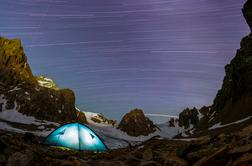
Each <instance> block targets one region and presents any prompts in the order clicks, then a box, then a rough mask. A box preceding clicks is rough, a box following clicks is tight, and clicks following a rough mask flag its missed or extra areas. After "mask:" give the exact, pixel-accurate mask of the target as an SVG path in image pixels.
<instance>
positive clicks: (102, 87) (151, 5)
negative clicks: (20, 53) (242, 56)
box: [0, 0, 249, 120]
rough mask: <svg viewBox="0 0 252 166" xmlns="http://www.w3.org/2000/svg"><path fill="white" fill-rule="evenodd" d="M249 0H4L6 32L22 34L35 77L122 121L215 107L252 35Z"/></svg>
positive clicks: (0, 16) (0, 18)
mask: <svg viewBox="0 0 252 166" xmlns="http://www.w3.org/2000/svg"><path fill="white" fill-rule="evenodd" d="M244 2H245V1H243V0H225V1H220V0H169V1H168V0H138V1H135V0H127V1H119V0H106V1H102V0H85V1H83V0H15V1H9V0H2V1H1V5H0V36H3V37H8V38H20V39H21V40H22V43H23V46H24V49H25V52H26V55H27V56H28V60H29V63H30V65H31V68H32V70H33V73H34V74H35V75H45V76H48V77H50V78H53V79H54V80H55V82H56V83H57V84H58V85H60V87H69V88H71V89H73V90H74V91H75V94H76V105H77V107H79V108H80V109H81V110H84V111H91V112H99V113H102V114H104V115H105V116H107V117H109V118H113V119H117V120H119V119H120V118H121V117H122V115H124V114H125V113H126V112H128V111H129V110H131V109H133V108H135V107H138V108H142V109H143V110H144V111H145V112H146V113H149V114H162V115H163V114H165V115H166V114H169V115H178V113H179V112H180V111H181V110H182V109H184V108H185V107H192V106H196V107H200V106H203V105H210V104H212V101H213V98H214V97H215V94H216V93H217V90H218V89H219V88H220V86H221V83H222V79H223V76H224V66H225V65H226V64H227V63H228V62H229V61H230V60H231V59H232V58H233V57H234V56H235V52H236V49H238V48H239V42H240V40H241V38H242V37H243V36H245V35H246V34H248V33H249V29H248V26H247V25H246V22H245V20H244V18H243V16H242V12H241V8H242V6H243V4H244Z"/></svg>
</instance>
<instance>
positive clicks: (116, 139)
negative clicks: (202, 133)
mask: <svg viewBox="0 0 252 166" xmlns="http://www.w3.org/2000/svg"><path fill="white" fill-rule="evenodd" d="M6 102H7V101H6V100H5V99H4V95H0V103H3V105H2V110H3V111H2V112H0V119H4V120H6V121H9V122H15V123H20V124H26V125H36V126H37V130H35V131H28V130H26V129H19V128H15V127H13V126H12V125H11V123H8V122H7V123H6V122H1V121H0V129H3V130H8V131H13V132H18V133H25V132H30V133H33V134H35V135H38V136H43V137H46V136H47V135H48V134H50V133H51V132H52V131H53V130H54V129H53V128H47V127H46V126H47V125H50V124H53V125H54V126H55V127H57V126H59V124H58V123H54V122H49V121H41V120H38V119H36V118H35V117H32V116H26V115H23V114H22V113H20V112H18V105H17V103H16V102H15V107H14V108H13V109H10V110H7V109H5V105H6ZM76 109H77V108H76ZM77 110H78V109H77ZM79 111H80V110H79ZM84 113H85V115H86V118H87V121H88V123H89V124H88V126H89V127H90V128H92V129H93V130H94V131H95V132H96V133H97V134H98V135H99V136H100V137H101V138H102V140H104V142H105V144H106V145H107V146H108V147H109V148H110V149H116V148H121V147H126V146H128V145H129V144H130V145H137V144H141V143H142V142H144V141H146V140H148V139H150V138H152V137H154V136H160V137H161V138H172V137H173V136H175V135H177V134H178V133H181V132H182V131H184V129H183V128H180V127H179V126H178V124H175V125H176V126H175V127H169V124H168V123H163V124H158V125H157V126H158V128H159V129H160V130H158V129H157V130H156V131H155V132H154V133H151V134H149V135H148V136H138V137H133V136H129V135H128V134H127V133H125V132H123V131H121V130H119V129H117V128H116V127H117V126H116V125H115V126H113V125H111V124H107V123H95V122H94V121H92V120H91V118H92V117H96V118H97V117H99V116H98V115H100V114H99V113H93V112H84Z"/></svg>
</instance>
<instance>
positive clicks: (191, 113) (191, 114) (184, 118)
mask: <svg viewBox="0 0 252 166" xmlns="http://www.w3.org/2000/svg"><path fill="white" fill-rule="evenodd" d="M198 114H199V113H198V110H197V109H196V108H193V109H189V108H186V109H185V110H183V111H182V112H181V113H180V114H179V126H180V127H183V128H184V129H188V128H189V127H191V126H194V125H196V124H197V123H198V122H199V117H198Z"/></svg>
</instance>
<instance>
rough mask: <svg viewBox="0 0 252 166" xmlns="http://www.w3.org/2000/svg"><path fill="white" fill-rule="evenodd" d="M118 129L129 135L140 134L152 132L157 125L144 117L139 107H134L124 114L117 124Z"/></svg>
mask: <svg viewBox="0 0 252 166" xmlns="http://www.w3.org/2000/svg"><path fill="white" fill-rule="evenodd" d="M118 129H120V130H122V131H124V132H126V133H127V134H128V135H131V136H140V135H149V134H150V133H153V132H154V131H156V129H157V127H156V126H155V125H154V124H153V122H152V121H151V120H150V119H149V118H147V117H145V115H144V113H143V111H142V110H141V109H137V108H136V109H134V110H132V111H130V112H129V113H127V114H126V115H124V117H123V118H122V120H121V122H120V123H119V125H118Z"/></svg>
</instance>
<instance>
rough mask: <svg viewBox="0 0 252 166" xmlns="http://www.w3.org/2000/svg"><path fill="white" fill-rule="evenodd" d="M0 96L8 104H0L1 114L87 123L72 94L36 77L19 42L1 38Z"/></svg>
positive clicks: (47, 80)
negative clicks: (13, 110)
mask: <svg viewBox="0 0 252 166" xmlns="http://www.w3.org/2000/svg"><path fill="white" fill-rule="evenodd" d="M41 82H42V83H44V85H43V84H41ZM45 85H48V86H49V85H52V87H46V86H45ZM0 94H1V95H3V96H4V100H6V101H7V103H6V104H5V105H3V103H0V106H1V109H0V110H1V111H3V110H5V111H8V110H9V109H14V108H15V109H16V110H17V111H18V112H20V113H22V114H25V115H28V116H33V117H35V118H36V119H40V120H48V121H53V122H59V123H64V122H71V121H77V120H78V121H80V122H82V123H86V122H87V121H86V118H85V115H84V114H83V113H81V112H78V111H77V110H76V109H75V95H74V92H73V91H72V90H70V89H59V88H58V87H56V84H53V82H52V81H50V80H49V79H46V78H45V77H35V76H33V74H32V71H31V69H30V67H29V64H28V62H27V57H26V56H25V54H24V51H23V48H22V44H21V42H20V40H18V39H13V40H9V39H5V38H0ZM0 102H1V101H0ZM3 107H4V108H3ZM81 114H82V115H81Z"/></svg>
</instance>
